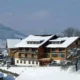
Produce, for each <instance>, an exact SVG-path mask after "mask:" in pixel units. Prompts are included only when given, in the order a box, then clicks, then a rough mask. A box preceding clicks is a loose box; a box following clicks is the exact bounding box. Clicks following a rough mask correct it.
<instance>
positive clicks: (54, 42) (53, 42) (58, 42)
mask: <svg viewBox="0 0 80 80" xmlns="http://www.w3.org/2000/svg"><path fill="white" fill-rule="evenodd" d="M64 41H65V40H63V41H52V42H51V44H62V43H63V42H64Z"/></svg>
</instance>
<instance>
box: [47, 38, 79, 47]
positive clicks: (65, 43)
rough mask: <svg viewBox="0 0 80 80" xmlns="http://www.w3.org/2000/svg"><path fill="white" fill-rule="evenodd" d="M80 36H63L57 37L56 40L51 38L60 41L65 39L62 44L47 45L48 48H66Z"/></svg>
mask: <svg viewBox="0 0 80 80" xmlns="http://www.w3.org/2000/svg"><path fill="white" fill-rule="evenodd" d="M78 38H79V37H62V38H57V39H55V40H50V42H58V41H64V42H63V43H62V44H57V43H56V44H49V45H47V46H46V47H47V48H66V47H68V46H69V45H70V44H72V43H73V42H74V41H75V40H77V39H78Z"/></svg>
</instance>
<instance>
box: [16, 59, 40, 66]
mask: <svg viewBox="0 0 80 80" xmlns="http://www.w3.org/2000/svg"><path fill="white" fill-rule="evenodd" d="M17 60H18V63H17ZM15 65H18V66H39V61H38V64H36V61H34V64H32V61H31V60H30V64H29V61H28V60H26V63H24V60H22V63H20V59H18V58H16V59H15Z"/></svg>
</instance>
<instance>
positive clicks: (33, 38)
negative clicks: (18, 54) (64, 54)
mask: <svg viewBox="0 0 80 80" xmlns="http://www.w3.org/2000/svg"><path fill="white" fill-rule="evenodd" d="M53 36H54V35H51V36H35V35H30V36H28V37H27V38H25V39H23V40H22V41H21V42H20V43H18V44H17V45H15V47H33V48H38V47H40V46H41V45H43V44H44V43H45V42H46V41H48V40H49V39H50V38H52V37H53ZM28 41H43V42H41V43H40V44H28V43H27V42H28Z"/></svg>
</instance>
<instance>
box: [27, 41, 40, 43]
mask: <svg viewBox="0 0 80 80" xmlns="http://www.w3.org/2000/svg"><path fill="white" fill-rule="evenodd" d="M40 43H41V42H40V41H28V42H27V44H40Z"/></svg>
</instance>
